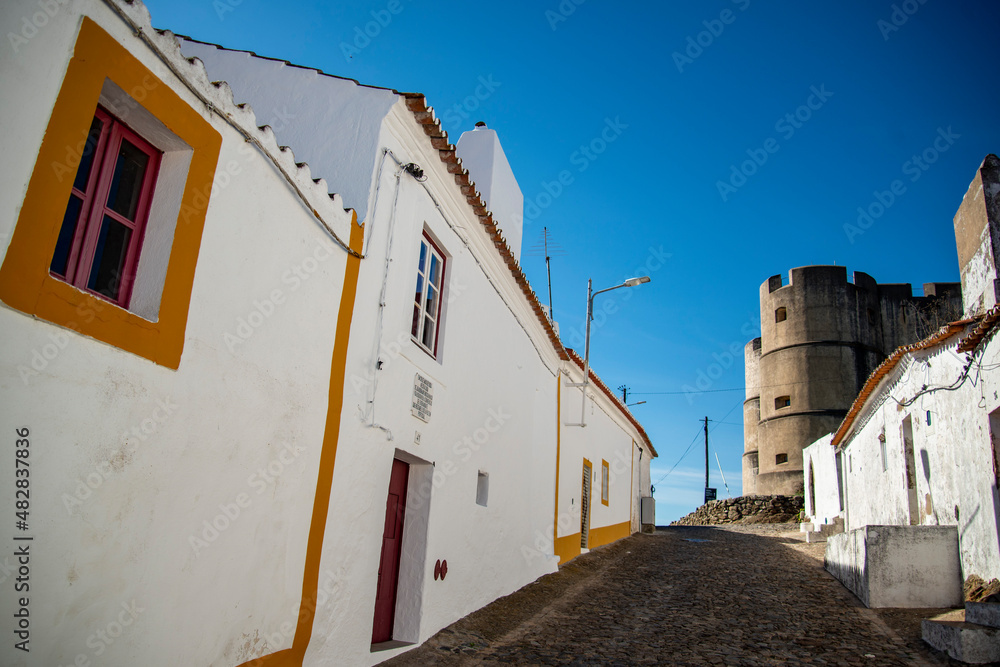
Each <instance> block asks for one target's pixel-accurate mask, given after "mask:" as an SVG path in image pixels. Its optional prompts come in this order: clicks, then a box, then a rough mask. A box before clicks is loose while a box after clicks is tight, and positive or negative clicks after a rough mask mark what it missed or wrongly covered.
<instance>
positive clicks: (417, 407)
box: [410, 373, 434, 422]
mask: <svg viewBox="0 0 1000 667" xmlns="http://www.w3.org/2000/svg"><path fill="white" fill-rule="evenodd" d="M433 400H434V385H433V384H431V381H430V380H428V379H427V378H425V377H424V376H422V375H421V374H420V373H417V374H416V375H415V376H414V378H413V406H412V408H411V410H410V412H412V413H413V416H414V417H416V418H417V419H420V420H422V421H425V422H426V421H430V419H431V403H432V402H433Z"/></svg>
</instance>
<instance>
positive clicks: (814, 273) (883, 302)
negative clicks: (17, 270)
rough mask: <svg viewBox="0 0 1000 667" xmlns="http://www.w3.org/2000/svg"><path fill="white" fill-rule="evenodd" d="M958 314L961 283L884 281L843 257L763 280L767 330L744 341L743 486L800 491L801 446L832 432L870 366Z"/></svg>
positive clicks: (791, 492)
mask: <svg viewBox="0 0 1000 667" xmlns="http://www.w3.org/2000/svg"><path fill="white" fill-rule="evenodd" d="M961 313H962V294H961V288H960V286H959V285H958V284H956V283H925V284H924V295H923V296H916V297H915V296H913V292H912V289H911V288H910V285H908V284H883V285H879V284H878V283H876V282H875V280H874V279H873V278H872V277H871V276H869V275H868V274H865V273H861V272H860V271H855V272H854V282H853V283H849V282H847V269H845V268H844V267H842V266H805V267H801V268H797V269H792V270H791V272H790V273H789V283H788V284H787V285H783V284H782V281H781V276H780V275H777V276H771V278H769V279H768V280H767V282H765V283H764V284H763V285H761V286H760V321H761V327H760V328H761V337H760V338H759V339H757V340H755V341H752V342H751V343H749V344H748V345H747V347H746V351H745V356H746V392H747V393H746V397H747V400H746V402H745V403H744V404H743V420H744V422H743V423H744V443H745V446H744V453H743V493H744V494H745V495H749V494H754V493H756V494H760V495H777V494H780V495H794V494H796V493H801V491H802V488H803V479H802V450H803V449H804V448H805V447H807V446H809V445H810V444H812V443H813V442H814V441H816V440H817V439H818V438H820V437H822V436H824V435H826V434H827V433H832V432H834V431H836V430H837V428H838V427H839V426H840V423H841V421H842V420H843V418H844V416H845V415H846V414H847V411H848V410H849V409H850V407H851V404H852V403H853V402H854V399H855V397H856V396H857V395H858V392H859V391H860V390H861V388H862V387H863V386H864V383H865V380H867V379H868V376H869V375H870V374H871V372H872V371H873V370H874V369H875V367H876V366H878V364H879V363H881V362H882V360H883V359H885V358H886V356H888V355H889V354H891V353H892V351H893V350H895V349H896V348H897V347H900V346H902V345H908V344H910V343H915V342H917V341H918V340H921V339H922V338H924V337H926V336H927V335H929V334H930V333H932V332H933V331H936V330H937V329H938V328H939V327H941V326H942V325H943V324H945V323H947V322H950V321H954V320H957V319H959V318H960V317H961Z"/></svg>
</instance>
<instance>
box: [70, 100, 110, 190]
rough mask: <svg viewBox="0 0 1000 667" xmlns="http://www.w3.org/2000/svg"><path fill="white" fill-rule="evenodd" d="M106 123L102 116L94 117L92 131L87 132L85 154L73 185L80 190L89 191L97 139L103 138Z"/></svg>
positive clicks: (81, 158) (91, 125)
mask: <svg viewBox="0 0 1000 667" xmlns="http://www.w3.org/2000/svg"><path fill="white" fill-rule="evenodd" d="M103 127H104V123H102V122H101V119H100V118H96V117H95V118H94V122H92V123H91V124H90V132H88V133H87V143H86V144H84V147H83V155H82V156H81V157H80V166H79V167H78V168H77V170H76V180H75V181H73V187H74V188H76V189H77V190H79V191H80V192H86V191H87V181H88V180H90V168H91V167H93V166H94V153H96V152H97V140H98V139H100V138H101V129H102V128H103Z"/></svg>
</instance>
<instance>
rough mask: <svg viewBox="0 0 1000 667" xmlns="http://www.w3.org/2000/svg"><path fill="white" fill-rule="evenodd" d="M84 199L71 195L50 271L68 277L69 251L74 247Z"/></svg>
mask: <svg viewBox="0 0 1000 667" xmlns="http://www.w3.org/2000/svg"><path fill="white" fill-rule="evenodd" d="M82 206H83V200H82V199H80V198H79V197H77V196H76V195H70V196H69V204H67V205H66V214H65V215H64V216H63V221H62V228H61V229H60V230H59V240H58V241H56V251H55V253H53V255H52V264H50V265H49V271H51V272H52V273H54V274H56V275H57V276H61V277H63V278H65V277H66V264H68V263H69V251H70V249H71V248H72V247H73V237H74V236H75V235H76V223H77V221H79V219H80V208H81V207H82Z"/></svg>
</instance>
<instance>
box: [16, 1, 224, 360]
mask: <svg viewBox="0 0 1000 667" xmlns="http://www.w3.org/2000/svg"><path fill="white" fill-rule="evenodd" d="M105 79H110V80H111V81H114V82H115V84H117V85H118V86H119V87H121V88H122V89H123V90H125V91H139V90H141V91H143V93H144V96H143V97H142V102H141V103H142V106H143V107H144V108H145V109H146V110H148V111H149V112H150V113H151V114H152V115H153V116H155V117H156V118H158V119H159V120H160V121H161V122H162V123H163V124H164V125H166V126H167V127H168V128H169V129H170V131H171V132H173V133H174V134H176V135H177V136H178V137H180V138H181V139H183V140H184V141H185V142H186V143H187V144H188V145H189V146H191V148H192V149H193V154H192V156H191V164H190V167H189V169H188V175H187V182H186V183H185V186H184V194H183V196H182V200H181V211H182V212H183V215H182V216H179V217H178V222H177V226H176V229H175V232H174V240H173V246H172V249H171V251H170V260H169V263H168V268H167V274H166V279H165V281H164V285H163V296H162V299H161V302H160V313H159V318H158V320H159V321H157V322H150V321H148V320H145V319H143V318H141V317H139V316H138V315H135V314H133V313H130V312H128V311H127V310H124V309H122V308H119V307H118V306H115V305H113V304H111V303H109V302H108V301H105V300H103V299H100V298H98V297H95V296H93V295H91V294H88V293H86V292H83V291H81V290H78V289H76V288H75V287H73V286H71V285H69V284H67V283H65V282H63V281H61V280H58V279H56V278H53V277H52V276H50V275H49V265H50V263H51V262H52V253H53V250H54V248H55V246H56V239H57V238H58V236H59V229H60V227H61V226H62V220H63V214H64V213H65V210H66V203H67V202H68V201H69V195H70V190H71V189H72V186H73V178H72V176H73V174H75V173H76V172H75V166H74V165H72V164H70V165H69V166H67V163H68V162H71V160H67V156H68V155H72V153H73V151H74V150H75V147H76V146H77V145H79V144H80V143H81V142H82V141H84V140H85V138H86V136H87V132H88V130H89V129H90V123H91V120H93V118H94V111H95V110H96V109H97V103H98V100H99V98H100V94H101V88H102V87H103V86H104V80H105ZM151 81H152V82H154V83H155V85H152V86H150V82H151ZM221 147H222V136H221V135H220V134H219V133H218V132H217V131H216V130H215V129H214V128H213V127H212V125H211V124H210V123H209V122H208V121H206V120H205V119H204V118H202V117H201V115H200V114H199V113H198V112H196V111H195V110H194V109H192V108H191V107H190V106H189V105H188V104H187V103H186V102H185V101H184V100H182V99H181V98H180V97H179V96H178V95H177V94H176V93H174V91H172V90H171V89H170V87H169V86H167V85H166V84H165V83H163V82H162V81H161V80H159V79H158V78H157V77H156V76H155V75H154V74H153V73H152V72H150V71H149V70H148V69H146V68H145V67H144V66H143V65H142V63H140V62H139V61H138V60H137V59H136V58H135V57H134V56H133V55H132V54H131V53H129V52H128V51H127V50H126V49H125V47H123V46H122V45H121V44H119V43H118V42H116V41H115V40H114V39H113V38H112V37H111V36H110V35H109V34H108V33H106V32H104V30H102V29H101V28H100V27H99V26H98V25H97V24H96V23H94V22H93V21H92V20H91V19H89V18H87V17H84V18H83V23H82V25H81V27H80V34H79V36H78V37H77V41H76V46H75V48H74V52H73V57H72V58H71V59H70V62H69V66H68V68H67V70H66V76H65V78H64V79H63V83H62V87H61V88H60V90H59V94H58V96H57V97H56V101H55V105H54V107H53V109H52V115H51V117H50V118H49V124H48V126H47V127H46V130H45V136H44V138H43V139H42V144H41V148H40V149H39V152H38V159H37V160H36V161H35V168H34V170H33V171H32V174H31V179H30V180H29V181H28V189H27V193H26V194H25V197H24V202H23V204H22V206H21V212H20V214H19V215H18V219H17V225H16V226H15V227H14V234H13V236H12V237H11V241H10V245H9V247H8V248H7V254H6V257H5V259H4V262H3V266H2V267H0V301H3V303H5V304H6V305H8V306H10V307H11V308H15V309H17V310H19V311H21V312H23V313H26V314H28V315H33V316H35V317H38V318H40V319H43V320H46V321H48V322H51V323H53V324H57V325H59V326H63V327H66V328H68V329H73V330H75V331H78V332H80V333H82V334H84V335H87V336H90V337H92V338H95V339H97V340H100V341H103V342H105V343H107V344H109V345H113V346H115V347H117V348H120V349H122V350H125V351H127V352H131V353H132V354H136V355H138V356H140V357H144V358H146V359H149V360H150V361H153V362H155V363H157V364H160V365H162V366H166V367H168V368H172V369H176V368H177V367H178V366H179V365H180V359H181V352H182V351H183V349H184V334H185V330H186V328H187V317H188V308H189V306H190V302H191V289H192V286H193V284H194V272H195V266H196V265H197V261H198V252H199V249H200V247H201V236H202V231H203V229H204V226H205V213H206V211H207V208H208V197H209V196H210V193H211V188H212V181H213V180H214V178H215V169H216V166H217V164H218V161H219V151H220V150H221ZM58 167H62V168H63V169H64V170H66V169H69V170H70V173H69V176H70V177H69V178H66V177H63V178H62V180H61V181H60V179H59V178H57V177H56V176H55V175H54V174H55V172H56V171H57V168H58Z"/></svg>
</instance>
